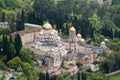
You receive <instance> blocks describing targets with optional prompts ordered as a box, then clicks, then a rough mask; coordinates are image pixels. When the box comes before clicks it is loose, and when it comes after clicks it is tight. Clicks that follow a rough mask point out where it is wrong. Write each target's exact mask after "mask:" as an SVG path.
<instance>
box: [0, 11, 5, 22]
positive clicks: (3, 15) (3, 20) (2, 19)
mask: <svg viewBox="0 0 120 80" xmlns="http://www.w3.org/2000/svg"><path fill="white" fill-rule="evenodd" d="M1 22H5V13H4V12H3V13H2V17H1Z"/></svg>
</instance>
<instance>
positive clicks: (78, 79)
mask: <svg viewBox="0 0 120 80" xmlns="http://www.w3.org/2000/svg"><path fill="white" fill-rule="evenodd" d="M77 80H80V72H79V71H78V73H77Z"/></svg>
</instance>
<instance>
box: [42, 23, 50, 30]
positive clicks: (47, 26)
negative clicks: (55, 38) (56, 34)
mask: <svg viewBox="0 0 120 80" xmlns="http://www.w3.org/2000/svg"><path fill="white" fill-rule="evenodd" d="M43 28H44V29H45V30H50V29H52V25H51V24H49V23H45V24H44V25H43Z"/></svg>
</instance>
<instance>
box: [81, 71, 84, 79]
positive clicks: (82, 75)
mask: <svg viewBox="0 0 120 80" xmlns="http://www.w3.org/2000/svg"><path fill="white" fill-rule="evenodd" d="M81 80H84V73H83V72H82V73H81Z"/></svg>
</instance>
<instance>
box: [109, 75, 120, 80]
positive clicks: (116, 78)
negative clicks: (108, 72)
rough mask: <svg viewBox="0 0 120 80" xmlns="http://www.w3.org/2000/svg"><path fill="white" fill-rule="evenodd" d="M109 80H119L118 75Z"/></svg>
mask: <svg viewBox="0 0 120 80" xmlns="http://www.w3.org/2000/svg"><path fill="white" fill-rule="evenodd" d="M110 80H120V74H119V75H117V76H113V77H111V78H110Z"/></svg>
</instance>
